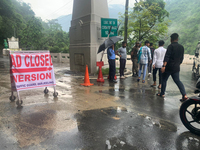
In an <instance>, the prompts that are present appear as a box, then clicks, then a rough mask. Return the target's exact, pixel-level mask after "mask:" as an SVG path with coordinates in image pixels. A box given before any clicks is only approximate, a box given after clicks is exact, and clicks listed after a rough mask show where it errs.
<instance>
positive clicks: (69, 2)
mask: <svg viewBox="0 0 200 150" xmlns="http://www.w3.org/2000/svg"><path fill="white" fill-rule="evenodd" d="M72 1H73V0H71V1H69V2H68V3H66V4H65V5H63V6H62V7H60V8H59V9H57V10H56V11H54V12H52V13H50V14H48V15H47V16H45V17H44V18H47V17H49V16H52V15H53V14H56V13H57V12H59V11H60V10H61V9H63V8H64V7H65V6H68V5H69V3H71V2H72ZM65 9H66V8H65Z"/></svg>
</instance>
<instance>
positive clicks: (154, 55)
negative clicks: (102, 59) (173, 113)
mask: <svg viewBox="0 0 200 150" xmlns="http://www.w3.org/2000/svg"><path fill="white" fill-rule="evenodd" d="M178 37H179V35H178V34H177V33H173V34H172V35H171V36H170V38H171V44H170V45H169V46H168V48H167V49H165V48H164V44H165V42H164V41H163V40H160V41H159V42H158V46H159V47H158V48H157V49H154V48H153V44H152V43H150V42H149V41H148V40H146V41H145V42H144V46H142V44H141V42H136V43H135V46H134V47H133V48H132V51H131V60H132V63H133V66H132V72H133V75H132V76H133V77H138V79H137V81H138V82H140V77H141V74H142V72H143V78H142V83H145V77H146V72H147V68H148V77H150V76H151V72H152V68H153V82H154V83H153V84H152V85H151V87H154V86H157V84H156V74H157V72H159V84H158V89H161V92H160V93H157V96H160V97H165V90H166V85H167V80H168V78H169V76H171V77H172V79H173V80H174V82H175V83H176V85H177V86H178V88H179V90H180V92H181V94H182V99H180V101H185V100H186V99H187V96H186V92H185V88H184V85H183V83H182V82H181V81H180V79H179V72H180V64H181V63H182V61H183V58H184V47H183V46H182V45H180V44H179V43H178ZM107 54H108V55H107V56H108V62H109V80H110V81H111V82H114V83H116V82H117V81H116V80H115V79H114V77H115V70H116V68H115V55H118V56H119V57H120V78H121V79H123V78H125V76H124V69H125V65H126V58H127V54H126V42H122V47H121V48H119V49H118V50H117V51H116V52H115V51H114V45H113V46H111V47H109V48H108V50H107ZM138 65H139V67H138ZM138 68H139V69H138ZM142 70H143V71H142Z"/></svg>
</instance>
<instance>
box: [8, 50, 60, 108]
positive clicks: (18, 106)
mask: <svg viewBox="0 0 200 150" xmlns="http://www.w3.org/2000/svg"><path fill="white" fill-rule="evenodd" d="M38 52H40V53H42V52H44V53H46V52H49V51H20V53H38ZM10 63H11V57H10ZM10 73H11V71H10ZM53 88H54V93H53V96H54V98H56V97H57V96H58V92H56V87H55V85H54V86H53ZM14 91H17V90H13V89H12V87H11V96H10V98H9V99H10V101H11V102H14V101H15V99H16V97H15V96H14ZM48 92H49V90H48V89H47V87H45V89H44V94H48ZM17 97H18V99H17V101H16V105H17V108H22V107H23V106H22V104H23V101H22V100H21V99H20V95H19V91H17Z"/></svg>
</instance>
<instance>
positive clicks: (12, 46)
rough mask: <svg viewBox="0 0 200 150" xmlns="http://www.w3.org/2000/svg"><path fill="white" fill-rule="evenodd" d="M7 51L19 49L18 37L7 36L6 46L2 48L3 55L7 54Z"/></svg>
mask: <svg viewBox="0 0 200 150" xmlns="http://www.w3.org/2000/svg"><path fill="white" fill-rule="evenodd" d="M9 51H21V49H20V48H19V38H15V37H13V36H12V37H11V38H8V48H4V49H3V55H8V54H9Z"/></svg>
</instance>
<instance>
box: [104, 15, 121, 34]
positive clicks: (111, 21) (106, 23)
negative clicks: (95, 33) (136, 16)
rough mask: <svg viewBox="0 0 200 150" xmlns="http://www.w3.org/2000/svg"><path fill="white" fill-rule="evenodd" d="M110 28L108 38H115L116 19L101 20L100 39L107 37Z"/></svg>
mask: <svg viewBox="0 0 200 150" xmlns="http://www.w3.org/2000/svg"><path fill="white" fill-rule="evenodd" d="M111 26H112V29H111V32H110V37H111V36H117V27H118V26H117V19H112V18H101V37H108V33H109V31H110V28H111Z"/></svg>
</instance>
